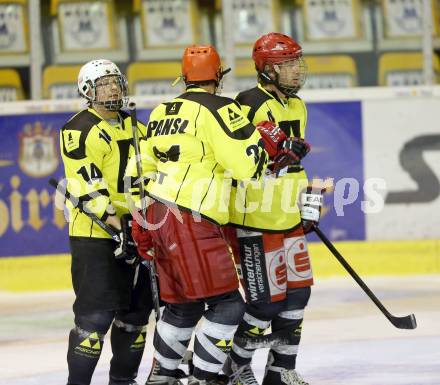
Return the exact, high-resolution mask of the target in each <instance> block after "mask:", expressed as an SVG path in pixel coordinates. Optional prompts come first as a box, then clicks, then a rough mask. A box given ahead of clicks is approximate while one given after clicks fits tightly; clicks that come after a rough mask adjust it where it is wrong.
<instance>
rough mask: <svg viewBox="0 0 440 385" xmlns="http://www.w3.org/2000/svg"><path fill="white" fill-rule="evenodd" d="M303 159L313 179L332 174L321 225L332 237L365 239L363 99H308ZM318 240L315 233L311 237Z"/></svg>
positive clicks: (324, 177) (323, 177)
mask: <svg viewBox="0 0 440 385" xmlns="http://www.w3.org/2000/svg"><path fill="white" fill-rule="evenodd" d="M307 107H308V123H307V128H306V140H307V141H308V142H309V143H311V146H312V151H311V153H310V155H309V156H307V157H306V158H305V159H304V161H303V164H304V168H305V169H306V171H307V176H308V178H309V180H310V179H312V178H314V177H317V178H321V179H327V178H332V179H333V185H334V187H333V188H331V189H329V191H328V192H327V193H326V194H325V195H324V204H325V206H324V209H323V215H322V217H321V222H320V227H321V228H322V230H323V231H324V232H325V233H326V235H327V236H328V237H329V238H330V239H331V240H365V236H366V234H365V215H364V213H363V212H362V210H361V202H362V200H363V199H364V193H363V185H364V171H363V170H364V165H363V151H362V112H361V102H333V103H308V104H307ZM315 239H316V240H317V238H316V237H315V236H313V238H311V240H315Z"/></svg>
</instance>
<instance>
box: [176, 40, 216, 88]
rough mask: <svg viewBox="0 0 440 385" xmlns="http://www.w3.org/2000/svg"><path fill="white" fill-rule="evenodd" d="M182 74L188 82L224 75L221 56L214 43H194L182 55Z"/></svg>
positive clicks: (208, 79)
mask: <svg viewBox="0 0 440 385" xmlns="http://www.w3.org/2000/svg"><path fill="white" fill-rule="evenodd" d="M182 76H183V78H184V80H185V82H186V83H188V82H203V81H210V80H212V81H215V82H216V84H218V83H219V81H220V79H221V78H222V76H223V72H222V67H221V61H220V56H219V55H218V53H217V51H216V50H215V48H214V47H213V46H212V45H192V46H190V47H187V48H186V49H185V52H184V53H183V57H182Z"/></svg>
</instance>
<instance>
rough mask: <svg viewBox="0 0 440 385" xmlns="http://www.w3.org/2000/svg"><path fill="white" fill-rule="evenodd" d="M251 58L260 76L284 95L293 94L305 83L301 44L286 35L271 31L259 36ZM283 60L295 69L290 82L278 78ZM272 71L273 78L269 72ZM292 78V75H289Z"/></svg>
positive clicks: (304, 66)
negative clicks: (292, 79) (286, 82)
mask: <svg viewBox="0 0 440 385" xmlns="http://www.w3.org/2000/svg"><path fill="white" fill-rule="evenodd" d="M252 59H253V60H254V62H255V68H256V69H257V71H258V73H259V75H260V77H261V78H262V80H263V81H264V82H266V83H273V84H275V85H276V86H277V87H278V88H279V89H280V91H281V92H283V93H284V94H285V95H286V96H292V95H293V94H295V93H296V92H297V91H298V90H299V89H300V88H301V87H302V86H303V85H304V83H305V78H306V72H307V71H306V65H305V62H304V60H303V58H302V48H301V46H300V45H299V44H298V43H297V42H296V41H295V40H293V39H292V38H291V37H289V36H287V35H283V34H282V33H277V32H271V33H268V34H266V35H263V36H261V37H260V38H259V39H258V40H257V41H256V42H255V44H254V48H253V52H252ZM283 62H289V63H290V65H291V68H292V70H294V71H296V76H295V79H294V81H293V82H292V81H290V83H292V84H290V85H289V84H285V83H284V82H283V79H281V78H280V73H279V68H278V67H276V66H279V65H281V64H282V63H283ZM270 71H274V72H275V74H276V78H275V79H273V78H272V77H271V76H270V74H269V72H270ZM290 78H292V77H290Z"/></svg>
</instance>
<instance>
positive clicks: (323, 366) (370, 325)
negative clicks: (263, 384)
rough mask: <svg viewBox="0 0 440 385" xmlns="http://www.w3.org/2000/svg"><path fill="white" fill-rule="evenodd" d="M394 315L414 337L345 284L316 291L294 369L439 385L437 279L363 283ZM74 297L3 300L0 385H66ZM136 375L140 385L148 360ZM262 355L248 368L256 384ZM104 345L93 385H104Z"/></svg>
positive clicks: (332, 377) (315, 380)
mask: <svg viewBox="0 0 440 385" xmlns="http://www.w3.org/2000/svg"><path fill="white" fill-rule="evenodd" d="M365 281H366V282H367V284H368V285H369V286H370V288H371V289H372V290H373V291H374V292H375V293H376V295H377V296H378V297H379V298H380V299H381V300H382V301H383V303H384V304H385V306H386V307H387V308H388V309H389V311H390V312H391V313H393V314H394V315H399V316H403V315H407V314H410V313H414V314H415V315H416V318H417V322H418V328H417V329H416V330H399V329H396V328H395V327H394V326H392V325H391V324H390V323H389V321H388V320H387V319H386V318H385V317H384V316H383V315H382V314H381V313H380V312H379V310H378V309H377V308H376V307H375V305H374V304H373V303H372V302H371V301H370V300H369V299H368V297H367V296H366V295H365V294H364V293H363V292H362V291H361V289H360V288H359V287H358V286H357V284H356V283H354V282H353V281H352V279H351V278H350V277H348V276H347V277H344V278H338V279H331V280H320V281H317V282H316V283H315V286H314V287H313V292H312V299H311V301H310V304H309V306H308V308H307V311H306V316H305V321H304V325H303V339H302V342H301V346H300V354H299V357H298V362H297V369H298V371H299V372H300V373H301V374H302V375H303V377H304V378H305V379H306V380H308V381H309V382H310V384H311V385H440V276H417V277H383V278H368V279H366V280H365ZM72 298H73V297H72V293H71V292H70V291H67V292H57V293H39V294H11V293H5V292H0V385H31V384H32V385H64V384H66V378H67V365H66V359H65V357H66V348H67V336H68V332H69V329H70V328H71V326H72V324H73V321H72V319H73V315H72V312H71V310H70V309H71V303H72ZM152 330H153V325H151V326H150V327H149V332H148V336H149V339H148V341H147V346H148V348H147V350H146V352H145V355H144V359H143V363H142V366H141V369H140V371H139V377H138V382H139V384H140V385H143V383H144V381H145V379H146V377H147V374H148V372H149V369H150V364H151V359H152V348H151V337H152ZM266 356H267V351H265V350H261V351H258V352H257V353H256V355H255V357H254V361H253V365H254V369H255V372H256V374H257V378H259V379H261V377H262V374H263V371H264V366H265V363H266ZM110 358H111V351H110V344H109V341H106V343H105V345H104V350H103V354H102V356H101V359H100V362H99V363H98V367H97V369H96V372H95V376H94V379H93V381H92V385H107V383H108V382H107V381H108V379H107V378H108V367H109V361H110Z"/></svg>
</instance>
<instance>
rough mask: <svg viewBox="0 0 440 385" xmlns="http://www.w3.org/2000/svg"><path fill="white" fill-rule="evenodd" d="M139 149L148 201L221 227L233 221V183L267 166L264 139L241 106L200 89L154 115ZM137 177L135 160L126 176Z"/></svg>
mask: <svg viewBox="0 0 440 385" xmlns="http://www.w3.org/2000/svg"><path fill="white" fill-rule="evenodd" d="M140 150H141V151H140V152H141V156H142V168H143V173H144V175H145V176H147V177H148V178H150V181H149V182H148V184H147V187H146V191H147V194H148V195H149V196H150V197H152V198H155V199H157V200H161V201H163V202H166V203H172V204H175V205H176V206H177V207H178V208H181V209H187V210H191V211H193V212H195V213H198V214H200V215H201V216H202V217H205V218H207V219H209V220H211V221H213V222H215V223H217V224H225V223H228V221H229V204H228V202H229V196H230V190H231V184H232V178H234V179H248V178H252V177H255V178H258V177H259V176H260V175H261V173H262V171H263V170H264V168H265V167H266V164H267V153H266V151H265V150H264V148H263V143H262V140H261V136H260V134H259V133H258V131H257V130H256V129H255V127H254V126H253V125H252V124H251V123H250V122H249V120H248V119H247V118H246V116H245V115H244V114H243V112H242V111H241V109H240V105H239V104H238V103H237V102H236V101H235V100H233V99H230V98H225V97H221V96H217V95H212V94H210V93H208V92H206V91H205V90H203V89H201V88H198V87H191V88H188V90H187V92H185V93H184V94H182V95H180V96H178V97H177V98H175V99H173V100H172V101H171V102H168V103H162V104H160V105H159V106H158V107H156V108H155V109H154V110H153V111H152V113H151V115H150V120H149V122H148V125H147V136H146V138H145V140H141V142H140ZM135 175H136V164H135V160H134V158H133V159H131V160H130V162H129V164H128V166H127V176H128V177H130V178H132V177H134V176H135Z"/></svg>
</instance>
